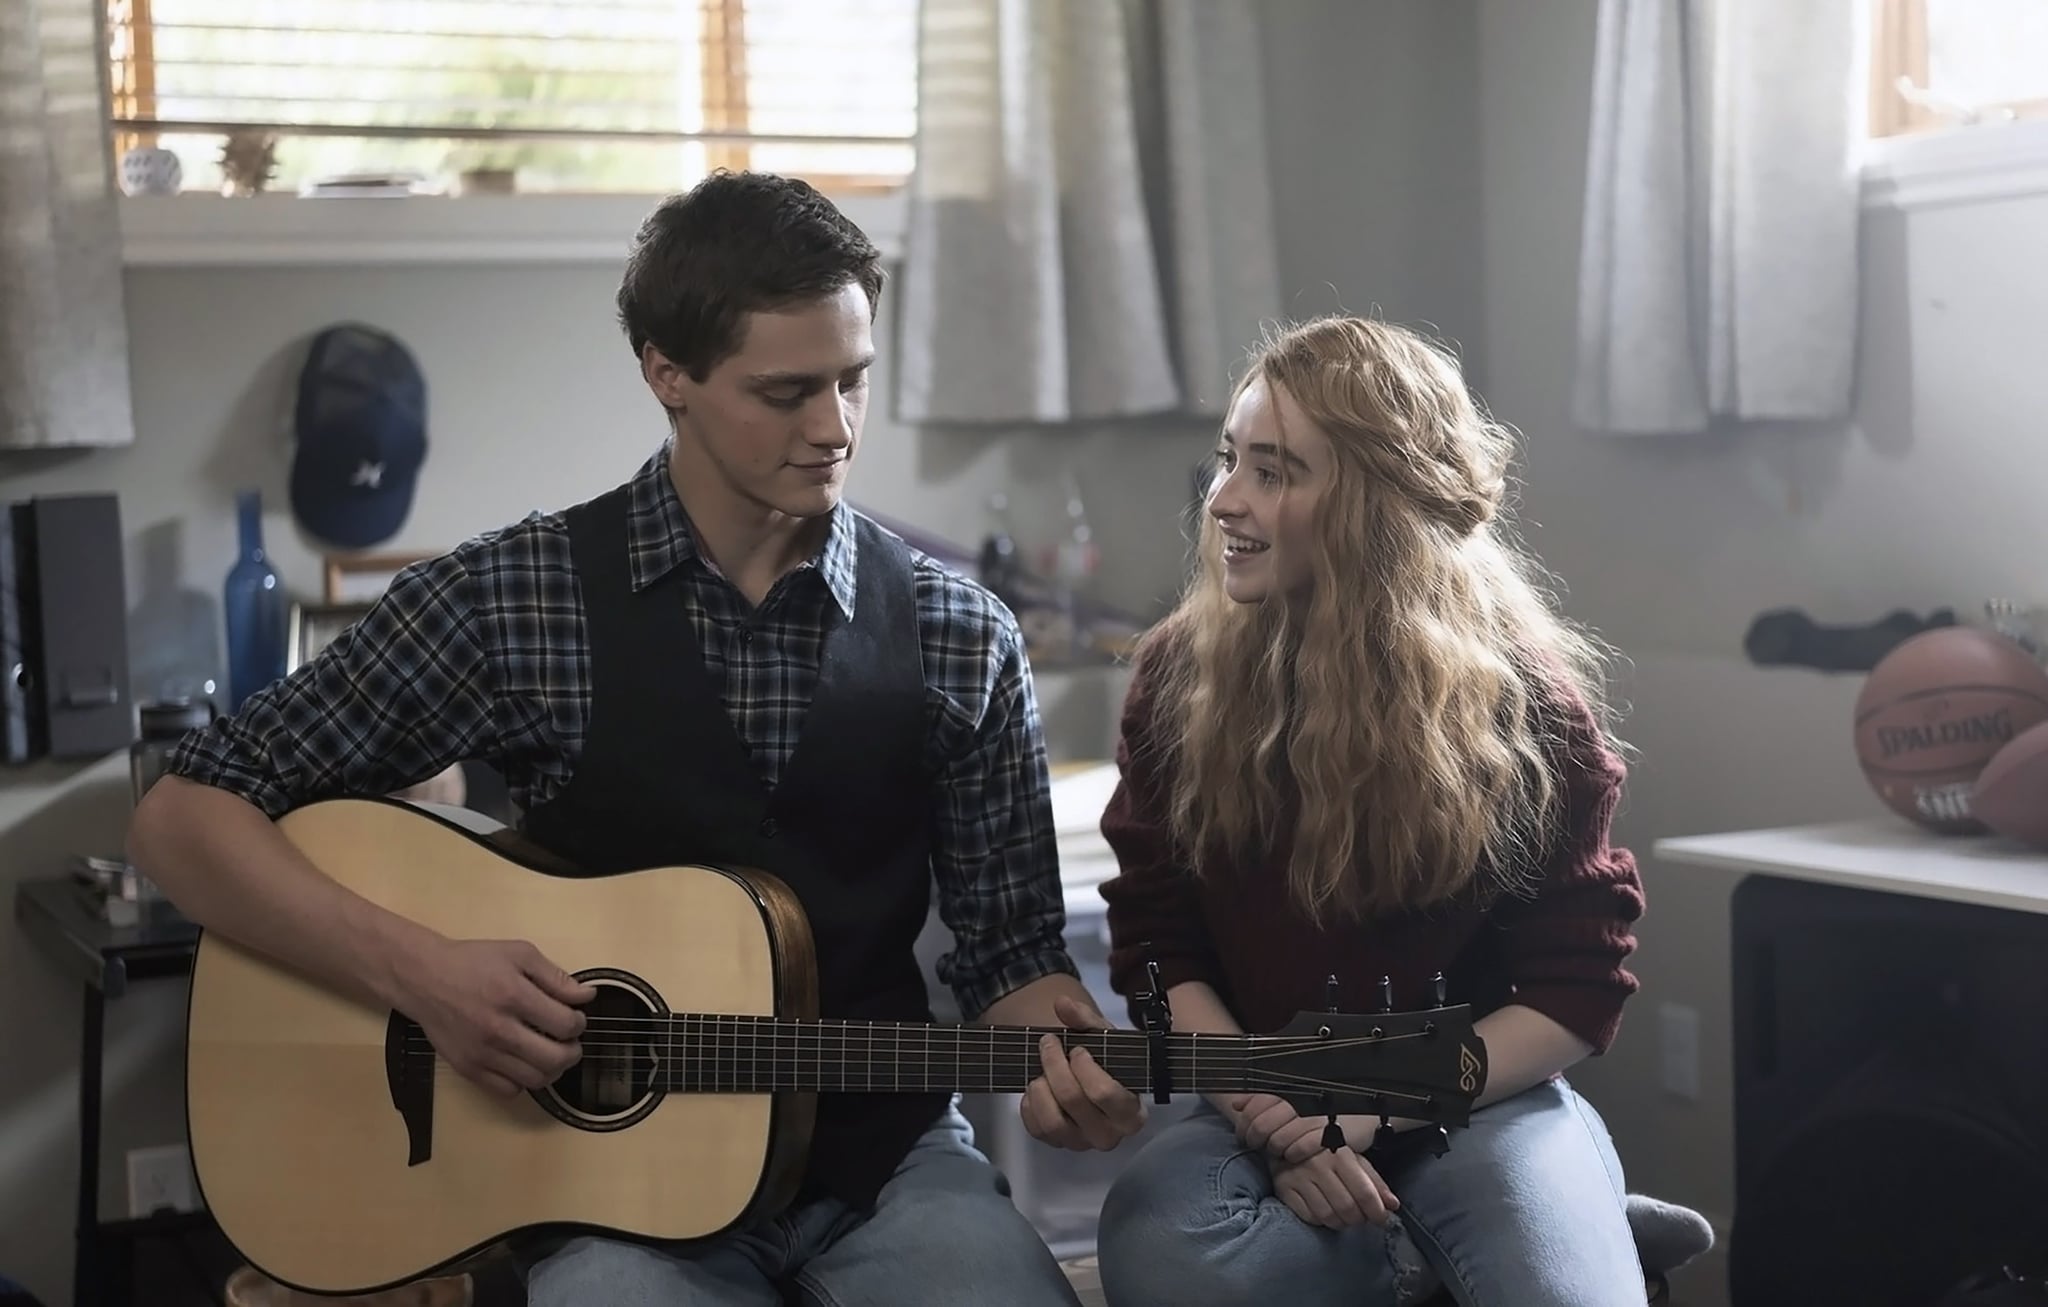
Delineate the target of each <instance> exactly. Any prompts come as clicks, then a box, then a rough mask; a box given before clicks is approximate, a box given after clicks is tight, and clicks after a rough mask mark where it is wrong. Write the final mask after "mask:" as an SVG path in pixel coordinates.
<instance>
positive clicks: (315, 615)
mask: <svg viewBox="0 0 2048 1307" xmlns="http://www.w3.org/2000/svg"><path fill="white" fill-rule="evenodd" d="M371 606H372V604H371V602H370V601H368V600H363V601H357V602H353V603H319V604H311V603H295V604H293V605H292V612H291V627H290V630H289V632H288V633H287V635H286V637H285V672H286V673H287V674H289V673H291V672H295V671H297V670H298V669H299V667H300V666H301V665H303V664H305V663H309V662H311V661H312V660H313V658H314V656H315V655H317V654H318V653H319V652H320V651H321V650H322V649H325V648H326V647H327V646H328V645H329V644H331V643H333V641H334V638H335V637H336V636H338V635H340V634H341V633H342V632H343V631H346V630H347V629H348V628H349V627H351V626H353V625H355V624H356V622H357V621H359V620H361V618H362V616H363V614H365V613H367V612H369V611H370V608H371Z"/></svg>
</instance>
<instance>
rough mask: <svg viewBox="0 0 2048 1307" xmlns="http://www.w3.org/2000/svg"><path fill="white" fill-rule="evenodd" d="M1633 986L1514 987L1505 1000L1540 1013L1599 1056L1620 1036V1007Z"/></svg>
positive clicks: (1562, 985) (1626, 999)
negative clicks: (1511, 995)
mask: <svg viewBox="0 0 2048 1307" xmlns="http://www.w3.org/2000/svg"><path fill="white" fill-rule="evenodd" d="M1634 988H1635V987H1634V986H1633V985H1629V986H1623V987H1616V986H1613V985H1605V984H1595V985H1570V984H1555V983H1553V984H1542V985H1518V986H1516V988H1515V992H1514V996H1513V997H1512V998H1511V999H1510V1000H1509V1001H1510V1002H1512V1003H1516V1004H1519V1005H1520V1006H1522V1007H1526V1008H1530V1009H1533V1010H1534V1011H1537V1012H1541V1013H1542V1014H1543V1015H1544V1016H1547V1017H1549V1018H1550V1019H1551V1020H1552V1021H1555V1022H1557V1024H1559V1025H1561V1026H1563V1027H1564V1028H1565V1029H1566V1030H1569V1031H1571V1032H1572V1033H1573V1034H1575V1035H1577V1036H1578V1037H1579V1038H1580V1039H1583V1040H1585V1041H1586V1042H1587V1043H1588V1044H1591V1045H1592V1046H1593V1055H1594V1056H1596V1057H1597V1056H1599V1055H1600V1054H1602V1053H1605V1052H1606V1051H1607V1050H1608V1049H1609V1048H1611V1047H1613V1046H1614V1040H1615V1036H1617V1035H1618V1034H1620V1033H1621V1012H1622V1006H1623V1004H1625V1003H1626V1002H1627V1001H1628V997H1629V995H1630V994H1631V993H1632V992H1634Z"/></svg>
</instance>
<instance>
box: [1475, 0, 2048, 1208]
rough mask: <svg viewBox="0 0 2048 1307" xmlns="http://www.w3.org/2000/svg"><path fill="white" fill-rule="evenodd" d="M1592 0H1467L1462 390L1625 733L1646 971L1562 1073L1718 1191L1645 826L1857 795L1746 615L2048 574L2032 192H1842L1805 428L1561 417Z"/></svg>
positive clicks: (1719, 1123)
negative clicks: (1850, 213)
mask: <svg viewBox="0 0 2048 1307" xmlns="http://www.w3.org/2000/svg"><path fill="white" fill-rule="evenodd" d="M1596 7H1597V0H1543V3H1540V4H1531V3H1529V0H1481V3H1480V6H1479V38H1480V42H1479V69H1480V74H1481V75H1480V78H1479V103H1480V107H1481V117H1482V122H1483V149H1484V153H1483V160H1484V162H1483V168H1482V171H1483V175H1484V179H1485V183H1484V184H1485V192H1484V199H1485V204H1484V213H1485V223H1484V240H1483V244H1482V251H1483V259H1484V265H1485V280H1484V291H1485V307H1486V332H1485V341H1486V360H1487V371H1486V390H1487V399H1488V401H1489V402H1490V403H1491V405H1492V406H1493V408H1494V410H1495V412H1496V413H1497V414H1499V415H1500V416H1501V417H1502V418H1504V419H1505V420H1507V421H1510V422H1513V423H1515V424H1516V425H1518V426H1519V427H1520V428H1521V429H1522V430H1523V431H1524V432H1525V433H1526V435H1527V438H1528V450H1529V453H1528V459H1529V461H1528V468H1527V477H1528V481H1527V492H1526V501H1527V517H1528V518H1529V519H1530V520H1531V522H1532V528H1531V532H1530V534H1531V537H1532V540H1533V542H1534V543H1535V544H1536V545H1537V547H1538V548H1539V550H1540V551H1541V552H1542V554H1543V556H1544V558H1545V560H1546V561H1547V562H1548V563H1549V564H1550V565H1551V566H1552V567H1553V568H1554V569H1556V570H1557V571H1558V572H1559V573H1560V574H1561V575H1562V576H1563V578H1564V579H1565V581H1566V582H1567V583H1568V584H1569V586H1570V588H1571V595H1572V600H1571V604H1572V608H1573V610H1574V611H1575V612H1576V613H1577V614H1578V615H1579V616H1581V617H1583V618H1585V619H1587V620H1590V621H1591V622H1593V623H1594V624H1596V625H1597V626H1598V627H1600V628H1601V629H1602V630H1603V631H1604V632H1605V633H1606V634H1607V635H1608V636H1609V637H1610V638H1611V639H1612V640H1613V641H1614V642H1615V643H1617V644H1618V645H1620V647H1621V648H1622V650H1623V651H1624V652H1625V653H1626V654H1627V655H1628V657H1629V658H1630V659H1631V660H1632V662H1633V664H1634V666H1633V670H1632V672H1631V674H1630V676H1629V683H1628V684H1627V686H1626V687H1625V688H1626V691H1627V694H1628V697H1629V698H1630V699H1631V700H1632V702H1633V704H1634V713H1633V716H1632V718H1631V719H1630V721H1629V723H1628V725H1627V727H1626V730H1627V733H1628V735H1629V736H1630V738H1631V739H1632V740H1633V742H1634V743H1635V744H1637V745H1638V746H1639V747H1640V748H1641V750H1642V757H1641V760H1640V762H1639V764H1638V765H1637V767H1636V769H1635V773H1634V780H1633V783H1632V786H1631V794H1630V798H1629V801H1628V803H1627V806H1626V809H1625V811H1624V813H1623V815H1622V818H1621V834H1622V836H1623V838H1624V839H1625V840H1626V842H1628V843H1629V844H1631V845H1632V846H1633V847H1634V848H1635V849H1636V850H1637V851H1638V853H1639V855H1640V856H1641V857H1642V858H1643V861H1644V867H1645V875H1646V879H1647V882H1648V888H1649V915H1648V917H1647V919H1646V920H1645V921H1644V923H1643V928H1642V932H1641V940H1642V950H1641V953H1640V955H1639V958H1638V964H1639V965H1638V970H1639V974H1640V975H1641V977H1642V979H1643V981H1644V986H1645V989H1644V993H1643V995H1642V996H1641V998H1640V999H1639V1000H1638V1001H1637V1003H1636V1004H1635V1005H1634V1008H1633V1010H1632V1013H1631V1016H1630V1018H1629V1021H1628V1023H1627V1024H1626V1025H1625V1027H1624V1030H1623V1033H1622V1036H1621V1041H1620V1043H1619V1045H1618V1046H1617V1048H1616V1049H1615V1051H1614V1053H1613V1054H1612V1055H1611V1056H1610V1057H1609V1058H1608V1059H1606V1061H1605V1062H1604V1064H1601V1065H1596V1066H1592V1067H1589V1068H1588V1069H1586V1071H1585V1072H1584V1073H1583V1074H1582V1075H1581V1076H1580V1077H1579V1080H1580V1083H1581V1085H1582V1087H1584V1088H1587V1089H1588V1091H1589V1093H1590V1094H1591V1095H1592V1096H1593V1097H1594V1098H1595V1100H1596V1101H1597V1102H1598V1104H1599V1106H1600V1107H1601V1109H1602V1110H1603V1111H1604V1112H1605V1113H1606V1114H1607V1115H1608V1118H1609V1120H1610V1122H1611V1123H1612V1124H1613V1125H1614V1127H1615V1129H1616V1131H1617V1133H1618V1135H1619V1136H1620V1139H1621V1144H1622V1153H1623V1157H1624V1159H1625V1161H1626V1162H1627V1164H1628V1166H1629V1168H1630V1170H1631V1173H1632V1176H1631V1178H1632V1179H1633V1180H1634V1181H1635V1182H1636V1184H1637V1185H1638V1186H1639V1187H1648V1188H1651V1189H1653V1190H1655V1191H1658V1192H1660V1193H1663V1194H1665V1195H1667V1196H1669V1197H1673V1198H1677V1199H1681V1200H1685V1201H1689V1202H1692V1203H1694V1204H1696V1205H1699V1206H1701V1207H1703V1208H1706V1209H1708V1210H1709V1211H1711V1212H1713V1213H1715V1214H1717V1215H1721V1216H1725V1215H1727V1213H1728V1212H1729V1210H1730V1207H1731V1203H1732V1190H1733V1173H1732V1160H1731V1150H1732V1123H1731V1120H1730V1116H1729V1106H1728V1093H1729V1083H1730V1082H1729V1069H1728V1067H1729V1063H1728V1043H1727V1032H1728V1015H1729V1012H1728V984H1729V975H1728V962H1727V947H1728V940H1727V908H1728V889H1729V888H1730V883H1729V881H1728V880H1727V879H1725V878H1724V877H1722V876H1720V875H1718V874H1713V873H1705V872H1701V871H1695V870H1687V869H1683V868H1680V867H1676V866H1664V865H1660V864H1658V863H1657V862H1656V861H1655V860H1654V859H1652V858H1650V857H1649V852H1648V850H1649V845H1650V843H1651V842H1652V841H1653V840H1654V839H1656V838H1658V837H1661V836H1665V835H1675V834H1687V833H1695V832H1702V831H1711V830H1718V829H1739V828H1747V827H1753V826H1761V825H1775V824H1781V823H1797V822H1808V821H1817V820H1829V819H1834V818H1840V817H1851V816H1867V815H1873V814H1876V813H1879V812H1880V811H1881V809H1880V808H1879V806H1878V805H1877V803H1876V801H1875V800H1874V799H1873V798H1871V797H1870V795H1869V793H1868V791H1867V790H1866V789H1865V787H1864V785H1863V783H1862V781H1861V779H1860V777H1859V776H1858V775H1857V772H1856V768H1855V763H1854V758H1853V756H1852V754H1851V751H1850V726H1849V718H1850V708H1851V704H1852V703H1853V700H1854V697H1855V693H1856V690H1857V688H1858V683H1857V682H1858V678H1856V677H1854V676H1827V675H1823V674H1819V673H1813V672H1802V671H1797V670H1767V669H1759V668H1755V667H1753V666H1751V665H1749V664H1748V663H1747V662H1746V661H1745V660H1744V659H1743V656H1742V651H1741V640H1742V636H1743V633H1744V631H1745V630H1746V628H1747V626H1748V623H1749V621H1750V619H1751V618H1752V617H1753V616H1754V615H1755V614H1756V613H1757V612H1759V611H1760V610H1762V609H1765V608H1770V607H1775V606H1779V605H1798V606H1801V607H1804V608H1806V609H1807V610H1808V611H1809V612H1811V613H1812V614H1813V615H1814V616H1816V617H1817V618H1819V619H1821V620H1824V621H1836V622H1845V623H1860V622H1865V621H1870V620H1873V619H1875V618H1878V617H1880V616H1882V615H1883V614H1884V613H1885V612H1887V611H1889V610H1890V609H1892V608H1895V607H1905V608H1909V609H1912V610H1914V611H1916V612H1920V613H1925V612H1926V611H1928V610H1930V609H1932V608H1935V607H1938V606H1941V605H1951V606H1953V607H1955V608H1956V609H1957V611H1958V612H1959V613H1960V614H1961V615H1963V616H1964V617H1966V618H1971V619H1976V618H1980V617H1981V616H1982V612H1983V607H1982V606H1983V602H1984V599H1985V598H1986V597H1987V596H1994V595H2010V596H2015V597H2020V598H2026V599H2040V598H2042V597H2044V594H2048V570H2044V562H2043V560H2044V559H2048V518H2044V516H2043V514H2042V512H2041V487H2042V485H2043V484H2044V481H2048V451H2044V449H2043V448H2042V446H2041V444H2040V441H2039V440H2038V437H2037V431H2036V428H2037V427H2038V426H2039V421H2038V415H2039V414H2041V413H2042V412H2044V411H2048V376H2044V375H2043V373H2042V372H2041V371H2040V369H2039V367H2038V353H2039V351H2038V348H2037V345H2036V342H2037V341H2038V338H2039V323H2040V320H2041V316H2042V313H2043V310H2044V309H2048V273H2044V272H2043V269H2044V268H2048V196H2037V197H2030V198H2026V199H2020V200H2007V201H2002V202H1990V203H1981V204H1973V205H1964V206H1958V207H1946V208H1929V209H1921V210H1914V211H1912V212H1909V213H1904V214H1901V213H1897V212H1873V213H1869V214H1867V215H1866V218H1867V221H1866V229H1865V233H1864V240H1865V252H1864V258H1863V268H1864V277H1865V283H1864V284H1865V295H1866V303H1865V308H1864V313H1863V327H1862V346H1861V348H1862V356H1861V361H1860V368H1861V374H1860V381H1859V385H1858V389H1857V412H1856V415H1855V418H1854V420H1853V421H1852V422H1849V423H1845V424H1841V425H1838V426H1832V427H1828V428H1826V429H1814V430H1802V431H1790V430H1772V431H1755V432H1744V433H1741V434H1715V435H1712V436H1708V437H1703V438H1698V439H1688V440H1670V439H1662V440H1641V441H1628V440H1615V439H1609V438H1600V437H1595V436H1590V435H1587V434H1584V433H1582V432H1579V431H1576V430H1574V429H1573V427H1572V425H1571V423H1570V420H1569V408H1568V398H1569V394H1570V367H1571V348H1572V330H1571V324H1572V321H1573V312H1574V309H1573V301H1574V296H1575V287H1576V276H1577V271H1576V269H1577V265H1578V231H1577V224H1578V219H1579V212H1580V201H1581V195H1580V192H1581V187H1582V185H1583V181H1584V173H1585V136H1586V113H1587V104H1588V92H1587V79H1588V76H1589V73H1590V70H1591V66H1592V40H1593V30H1594V18H1595V12H1596ZM1661 1001H1673V1002H1680V1003H1687V1004H1691V1005H1694V1006H1696V1007H1698V1008H1699V1009H1700V1010H1701V1012H1702V1014H1703V1017H1704V1020H1703V1023H1702V1028H1703V1031H1704V1035H1705V1040H1706V1044H1705V1048H1704V1050H1703V1061H1702V1072H1703V1080H1704V1085H1705V1095H1704V1098H1703V1100H1702V1101H1700V1102H1698V1103H1691V1102H1686V1101H1683V1100H1677V1099H1671V1098H1667V1097H1665V1096H1663V1095H1662V1094H1661V1093H1660V1092H1659V1091H1658V1090H1657V1089H1656V1087H1655V1086H1656V1083H1657V1082H1656V1077H1655V1071H1656V1050H1657V1038H1656V1027H1655V1007H1656V1005H1657V1004H1658V1003H1659V1002H1661Z"/></svg>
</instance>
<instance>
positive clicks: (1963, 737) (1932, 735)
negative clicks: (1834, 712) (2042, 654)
mask: <svg viewBox="0 0 2048 1307" xmlns="http://www.w3.org/2000/svg"><path fill="white" fill-rule="evenodd" d="M2042 721H2048V671H2044V670H2043V669H2042V667H2041V665H2040V664H2039V663H2037V662H2035V661H2034V659H2033V658H2032V657H2031V656H2030V655H2029V654H2028V653H2027V651H2026V650H2024V649H2022V648H2020V647H2019V646H2018V645H2017V644H2014V643H2013V642H2012V641H2011V640H2008V639H2006V638H2005V637H2004V636H2002V635H1999V634H1997V633H1996V632H1994V631H1988V630H1985V629H1983V628H1981V627H1975V626H1942V627H1936V628H1935V629H1933V630H1931V631H1923V632H1921V633H1920V634H1919V635H1916V636H1914V637H1912V638H1911V639H1909V640H1907V641H1905V642H1904V643H1903V644H1900V645H1899V646H1898V647H1897V648H1895V649H1893V650H1892V651H1891V652H1890V653H1888V654H1886V655H1885V656H1884V658H1883V659H1882V660H1881V661H1880V662H1879V663H1878V664H1877V666H1876V667H1874V668H1872V669H1871V671H1870V676H1869V678H1868V679H1867V680H1865V681H1864V683H1863V690H1862V692H1861V693H1860V694H1858V695H1857V696H1856V761H1857V762H1858V763H1859V764H1860V765H1861V766H1862V768H1863V776H1864V779H1865V780H1867V781H1869V782H1870V787H1871V788H1872V789H1873V790H1875V791H1876V792H1877V796H1878V798H1880V799H1882V800H1883V801H1884V803H1885V805H1886V806H1887V807H1889V808H1890V809H1891V810H1892V811H1893V812H1896V813H1898V814H1899V815H1900V816H1902V817H1906V818H1909V819H1910V820H1912V821H1916V822H1918V823H1920V824H1921V825H1922V826H1925V827H1927V828H1928V829H1929V830H1934V831H1939V832H1941V833H1943V834H1951V835H1970V834H1981V833H1983V831H1984V830H1985V826H1984V823H1983V822H1981V821H1980V820H1978V818H1977V816H1976V815H1975V813H1974V812H1973V811H1972V809H1971V804H1970V796H1971V791H1972V789H1973V787H1974V786H1975V785H1976V781H1977V776H1978V774H1979V773H1980V772H1982V771H1983V770H1984V767H1985V764H1987V763H1989V762H1990V761H1991V759H1992V757H1993V756H1994V755H1996V754H1997V753H1998V751H1999V750H2000V749H2001V748H2003V747H2005V744H2006V742H2007V741H2008V740H2010V739H2012V738H2013V736H2015V735H2018V734H2019V733H2020V732H2022V731H2024V730H2026V729H2027V728H2028V727H2030V726H2033V725H2034V724H2035V723H2037V722H2042Z"/></svg>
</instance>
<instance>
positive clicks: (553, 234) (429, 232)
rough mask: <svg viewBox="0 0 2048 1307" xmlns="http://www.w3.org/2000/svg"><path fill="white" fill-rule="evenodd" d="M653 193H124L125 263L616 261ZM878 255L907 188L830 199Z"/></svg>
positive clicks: (892, 240)
mask: <svg viewBox="0 0 2048 1307" xmlns="http://www.w3.org/2000/svg"><path fill="white" fill-rule="evenodd" d="M660 198H661V197H660V196H656V195H477V196H464V197H444V196H404V197H396V198H386V197H378V198H361V197H355V198H343V197H323V198H301V197H299V196H296V195H257V196H250V197H247V198H242V199H227V198H223V197H221V196H217V195H167V196H125V197H123V198H122V199H121V201H120V212H121V241H122V251H123V260H124V262H125V263H126V264H127V265H128V266H129V267H141V268H162V267H188V268H199V267H265V266H268V267H281V266H299V267H322V266H329V267H331V266H349V265H358V264H393V263H397V264H422V263H428V264H431V263H458V264H462V263H609V264H616V263H618V262H620V261H621V260H623V259H624V258H625V255H626V250H627V247H628V246H629V244H630V243H631V241H632V238H633V233H634V232H635V230H637V229H638V227H639V225H640V222H641V220H642V219H643V218H645V217H646V216H647V213H648V212H649V210H651V209H653V208H654V206H655V205H656V204H657V203H659V201H660ZM837 202H838V204H839V206H840V207H841V209H843V210H844V211H845V213H846V216H847V217H849V218H851V219H853V221H855V222H856V223H859V224H860V226H861V227H862V229H863V230H865V231H866V232H867V233H868V235H869V237H870V238H872V239H873V240H874V242H875V244H877V245H879V246H881V247H882V251H883V254H884V255H885V256H886V257H888V258H890V259H895V258H897V257H898V256H899V255H900V253H901V248H902V239H903V226H904V211H905V198H904V196H903V194H902V193H901V192H898V193H895V194H883V195H874V194H863V195H848V196H844V197H839V198H838V201H837Z"/></svg>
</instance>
